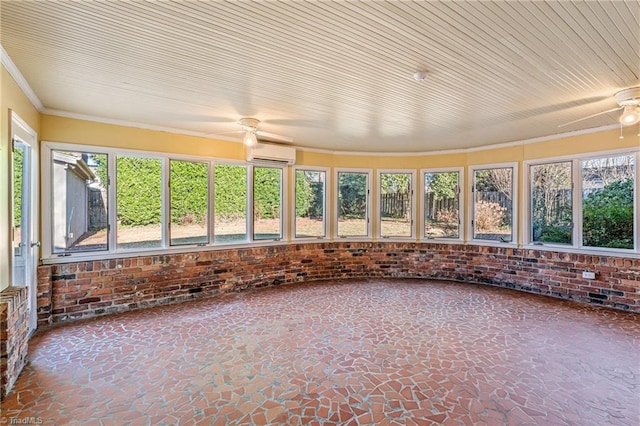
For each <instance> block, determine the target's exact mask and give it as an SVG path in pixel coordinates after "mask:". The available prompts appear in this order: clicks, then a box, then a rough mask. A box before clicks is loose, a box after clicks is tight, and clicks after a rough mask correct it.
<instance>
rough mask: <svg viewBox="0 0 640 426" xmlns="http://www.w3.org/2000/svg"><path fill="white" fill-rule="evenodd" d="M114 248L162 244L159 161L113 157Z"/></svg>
mask: <svg viewBox="0 0 640 426" xmlns="http://www.w3.org/2000/svg"><path fill="white" fill-rule="evenodd" d="M116 182H117V185H116V215H117V231H116V238H117V247H118V248H122V249H134V248H153V247H162V161H161V160H159V159H156V158H144V157H131V156H118V157H117V158H116Z"/></svg>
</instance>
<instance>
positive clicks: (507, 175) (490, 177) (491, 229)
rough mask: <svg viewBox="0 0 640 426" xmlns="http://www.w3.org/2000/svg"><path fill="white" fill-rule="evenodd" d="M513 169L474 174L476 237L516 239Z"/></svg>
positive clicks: (491, 169) (480, 170)
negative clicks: (514, 235)
mask: <svg viewBox="0 0 640 426" xmlns="http://www.w3.org/2000/svg"><path fill="white" fill-rule="evenodd" d="M513 187H514V185H513V168H512V167H501V168H488V169H476V170H474V173H473V188H474V191H473V195H474V198H473V202H474V204H473V238H475V239H480V240H493V241H500V242H509V241H513V235H512V231H513Z"/></svg>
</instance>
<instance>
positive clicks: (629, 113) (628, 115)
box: [620, 105, 640, 126]
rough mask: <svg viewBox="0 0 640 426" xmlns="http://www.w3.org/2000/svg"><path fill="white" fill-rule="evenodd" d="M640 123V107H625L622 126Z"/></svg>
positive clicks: (621, 121) (621, 118) (621, 117)
mask: <svg viewBox="0 0 640 426" xmlns="http://www.w3.org/2000/svg"><path fill="white" fill-rule="evenodd" d="M637 123H640V108H638V105H625V107H624V112H623V113H622V115H621V116H620V124H622V125H624V126H632V125H634V124H637Z"/></svg>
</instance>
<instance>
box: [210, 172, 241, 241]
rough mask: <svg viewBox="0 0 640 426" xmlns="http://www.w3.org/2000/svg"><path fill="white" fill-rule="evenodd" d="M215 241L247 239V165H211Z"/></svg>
mask: <svg viewBox="0 0 640 426" xmlns="http://www.w3.org/2000/svg"><path fill="white" fill-rule="evenodd" d="M213 170H214V177H213V182H214V188H215V192H214V208H213V210H214V212H213V213H214V215H215V220H214V231H213V238H214V243H215V244H225V243H242V242H247V241H248V239H249V237H248V233H247V232H248V231H247V205H248V204H247V203H248V198H247V167H246V166H240V165H235V164H215V165H214V168H213Z"/></svg>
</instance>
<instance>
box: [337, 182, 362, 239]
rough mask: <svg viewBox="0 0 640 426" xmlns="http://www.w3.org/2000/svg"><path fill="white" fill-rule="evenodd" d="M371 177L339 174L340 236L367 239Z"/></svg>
mask: <svg viewBox="0 0 640 426" xmlns="http://www.w3.org/2000/svg"><path fill="white" fill-rule="evenodd" d="M368 202H369V175H368V173H364V172H344V171H340V172H338V236H339V237H367V236H368V235H369V226H368V225H369V223H368V217H367V212H368Z"/></svg>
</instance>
